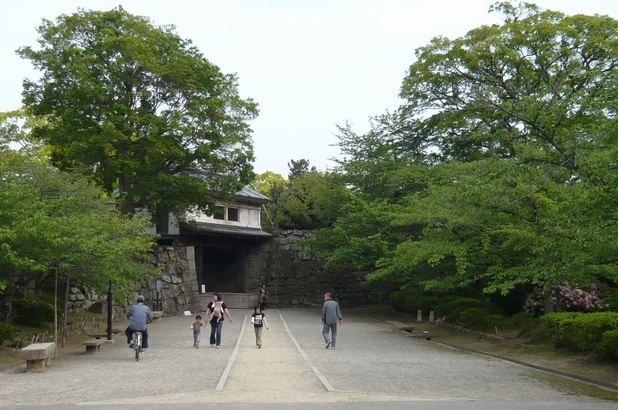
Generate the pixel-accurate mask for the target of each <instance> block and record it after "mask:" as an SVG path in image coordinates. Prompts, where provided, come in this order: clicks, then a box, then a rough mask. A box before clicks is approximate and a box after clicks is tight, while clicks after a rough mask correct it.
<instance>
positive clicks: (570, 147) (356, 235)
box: [318, 2, 618, 293]
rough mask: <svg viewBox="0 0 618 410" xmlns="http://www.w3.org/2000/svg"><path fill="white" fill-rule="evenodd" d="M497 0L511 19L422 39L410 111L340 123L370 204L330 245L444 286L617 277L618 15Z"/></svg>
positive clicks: (380, 267)
mask: <svg viewBox="0 0 618 410" xmlns="http://www.w3.org/2000/svg"><path fill="white" fill-rule="evenodd" d="M490 11H492V12H497V13H498V14H500V15H501V16H502V17H503V20H504V22H503V24H499V25H498V24H496V25H492V26H482V27H479V28H476V29H473V30H471V31H470V32H468V33H467V34H466V35H465V36H463V37H461V38H457V39H454V40H450V39H447V38H444V37H437V38H435V39H433V40H432V41H431V42H430V44H429V45H427V46H425V47H421V48H420V49H418V50H417V61H416V62H414V63H413V64H412V65H411V66H410V69H409V72H408V75H406V77H405V78H404V80H403V83H402V87H401V93H400V96H401V97H402V98H403V99H404V100H405V103H404V104H403V105H402V106H401V107H400V108H399V109H398V110H397V111H396V112H395V113H392V114H387V115H385V116H382V117H378V118H376V120H375V122H374V124H373V127H372V130H371V131H370V132H369V133H367V134H365V135H356V134H355V133H354V132H352V131H351V130H350V129H349V128H348V127H344V128H341V130H340V131H341V132H340V137H339V139H340V144H339V145H340V147H341V149H342V152H343V154H344V155H346V156H345V157H344V158H343V159H341V160H339V169H338V171H339V172H341V173H342V174H343V175H344V176H345V179H346V180H347V184H348V186H349V187H351V188H352V191H353V193H354V201H356V202H355V204H356V205H355V206H350V207H348V209H349V211H348V214H347V215H344V216H340V217H338V218H337V220H336V221H335V223H334V224H333V226H332V228H330V227H328V228H325V229H324V230H323V232H321V235H322V237H323V239H324V241H323V242H322V243H323V244H329V246H331V249H333V250H332V251H328V250H327V249H324V247H322V248H318V250H319V251H321V252H322V254H323V255H325V257H326V259H327V261H328V262H331V263H336V262H338V261H340V260H341V257H342V255H343V256H345V255H351V256H352V257H354V255H366V256H368V257H364V258H360V257H355V259H356V260H357V261H360V265H364V266H369V265H371V264H373V268H376V270H375V272H374V273H373V274H372V275H370V278H372V279H379V278H390V279H395V280H398V281H400V282H401V283H406V284H419V283H421V284H424V285H425V286H428V287H437V288H450V287H454V286H465V285H468V284H470V283H477V284H478V283H480V284H482V286H483V287H484V289H485V290H486V291H487V292H495V291H501V292H503V293H505V292H508V291H509V290H510V289H513V288H514V287H515V286H516V285H518V284H535V285H540V286H544V287H545V288H549V287H551V286H552V285H553V284H555V283H557V282H560V281H568V282H571V283H580V284H585V283H588V282H590V281H595V280H607V281H610V282H611V281H613V283H616V282H618V264H617V262H618V260H617V259H616V257H615V255H616V254H618V247H617V245H616V243H615V241H613V240H612V238H615V237H616V236H617V235H618V223H617V222H618V211H616V209H618V208H617V207H616V204H618V194H617V192H618V190H617V189H616V188H617V187H618V173H617V172H616V163H618V162H617V160H618V150H617V148H618V147H617V144H616V132H615V129H616V119H617V118H618V105H617V100H616V98H615V95H616V89H617V88H618V87H617V86H618V81H617V80H618V34H617V33H618V21H616V20H614V19H612V18H610V17H607V16H585V15H576V16H566V15H564V14H562V13H559V12H555V11H550V10H542V9H540V8H538V7H536V6H535V5H532V4H528V3H521V4H520V5H518V6H516V5H514V4H513V3H509V2H502V3H496V4H495V5H494V6H493V7H492V8H491V10H490ZM371 220H373V221H376V222H375V223H373V224H372V229H367V228H366V222H367V221H371ZM318 242H319V241H318ZM318 246H319V244H318ZM363 248H366V249H371V252H362V249H363ZM352 261H353V262H355V260H352ZM369 267H370V266H369Z"/></svg>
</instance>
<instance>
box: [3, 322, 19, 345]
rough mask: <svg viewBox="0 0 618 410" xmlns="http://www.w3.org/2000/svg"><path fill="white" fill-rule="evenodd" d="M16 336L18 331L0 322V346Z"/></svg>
mask: <svg viewBox="0 0 618 410" xmlns="http://www.w3.org/2000/svg"><path fill="white" fill-rule="evenodd" d="M18 334H19V329H17V328H16V327H15V326H13V325H11V324H9V323H5V322H0V345H2V344H3V343H4V342H6V341H7V340H13V339H15V338H16V337H17V335H18Z"/></svg>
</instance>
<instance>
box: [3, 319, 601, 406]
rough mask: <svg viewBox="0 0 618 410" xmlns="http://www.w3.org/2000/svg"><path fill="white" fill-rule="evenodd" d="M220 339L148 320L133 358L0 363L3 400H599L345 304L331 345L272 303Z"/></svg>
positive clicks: (184, 325) (311, 322) (120, 348)
mask: <svg viewBox="0 0 618 410" xmlns="http://www.w3.org/2000/svg"><path fill="white" fill-rule="evenodd" d="M231 313H232V317H233V319H234V321H233V322H232V323H230V322H229V321H227V320H226V321H225V323H224V325H223V337H222V339H223V341H222V347H221V348H220V349H215V348H210V347H209V345H208V336H209V327H206V328H204V330H203V334H202V348H200V349H195V348H193V341H192V335H191V330H190V329H189V327H190V325H191V323H192V322H193V320H194V318H193V316H191V317H164V318H163V319H162V321H161V322H159V323H152V324H151V325H149V332H150V348H149V349H148V352H147V353H146V354H145V355H144V356H143V357H142V359H140V361H139V362H136V361H135V360H134V358H133V351H132V350H129V349H127V347H126V340H124V338H123V337H119V336H120V335H119V336H117V337H116V343H115V344H113V345H112V344H105V345H103V346H102V347H101V351H100V352H98V353H96V354H93V355H86V354H85V349H84V350H83V351H82V350H81V349H80V350H79V351H72V352H62V354H61V355H60V357H59V358H58V360H55V361H54V362H53V365H52V366H51V367H49V368H46V369H44V370H43V371H40V372H25V365H22V366H18V367H14V368H11V369H8V370H5V371H3V372H0V386H1V387H0V406H14V405H46V404H47V405H52V404H56V405H57V404H63V403H66V404H78V403H81V404H86V403H88V404H118V405H119V404H148V403H157V404H164V403H206V402H209V403H212V402H220V403H249V402H316V403H317V402H324V403H326V402H367V401H408V400H409V401H422V400H432V401H436V400H449V401H450V400H464V401H468V400H475V399H479V400H481V399H482V400H513V401H520V400H521V401H542V402H567V401H568V402H574V401H575V402H577V401H579V402H582V403H586V402H593V401H595V400H593V399H589V398H586V397H574V396H573V395H567V394H564V393H561V392H559V391H557V390H555V389H554V388H552V386H550V385H549V384H547V383H544V382H541V381H539V380H537V379H534V378H531V377H530V375H531V374H532V373H533V370H530V369H527V368H525V367H522V366H518V365H515V364H512V363H507V362H503V361H500V360H496V359H488V358H484V357H479V356H476V355H472V354H465V353H458V352H457V351H454V350H450V349H447V348H443V347H440V346H439V345H435V344H431V343H428V342H426V341H425V340H422V339H415V338H411V337H409V336H407V334H406V333H405V332H402V331H399V330H396V328H395V327H393V326H392V325H389V324H388V323H384V322H380V321H377V320H375V319H373V318H371V317H369V316H367V315H364V314H361V313H360V312H357V311H354V310H347V311H346V310H344V311H343V312H342V313H343V315H344V324H343V326H340V327H339V335H338V340H337V349H334V350H333V349H329V350H326V349H324V343H323V340H322V336H321V322H320V311H319V309H281V310H270V309H269V310H268V311H267V312H266V314H267V319H268V323H269V325H270V329H269V330H267V329H264V331H263V347H262V348H261V349H257V348H256V347H255V335H254V332H253V327H252V325H251V324H250V323H249V319H250V316H251V313H252V311H249V310H239V309H234V310H231Z"/></svg>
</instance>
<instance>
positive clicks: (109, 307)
mask: <svg viewBox="0 0 618 410" xmlns="http://www.w3.org/2000/svg"><path fill="white" fill-rule="evenodd" d="M107 340H112V279H111V278H110V280H109V290H108V291H107Z"/></svg>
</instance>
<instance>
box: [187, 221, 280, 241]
mask: <svg viewBox="0 0 618 410" xmlns="http://www.w3.org/2000/svg"><path fill="white" fill-rule="evenodd" d="M191 229H192V230H193V231H195V233H196V234H198V235H199V234H210V235H224V236H244V237H247V236H252V237H255V238H270V237H271V236H272V235H271V234H269V233H268V232H264V231H263V230H261V229H259V228H247V227H246V226H234V225H221V224H214V223H204V222H198V223H196V224H194V225H192V227H191Z"/></svg>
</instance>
